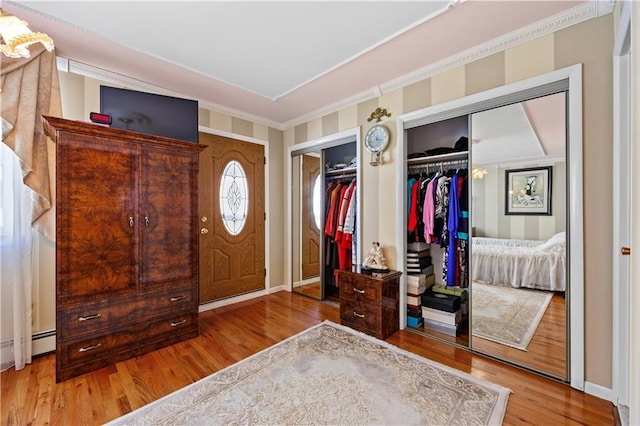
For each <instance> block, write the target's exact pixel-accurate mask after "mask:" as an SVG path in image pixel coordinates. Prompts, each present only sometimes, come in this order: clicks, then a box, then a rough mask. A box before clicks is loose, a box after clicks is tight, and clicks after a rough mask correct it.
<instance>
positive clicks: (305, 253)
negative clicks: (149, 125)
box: [301, 155, 322, 280]
mask: <svg viewBox="0 0 640 426" xmlns="http://www.w3.org/2000/svg"><path fill="white" fill-rule="evenodd" d="M318 176H320V158H318V157H314V156H311V155H304V156H303V157H302V200H301V201H302V279H303V280H304V279H308V278H314V277H320V228H318V225H317V224H316V218H315V214H316V213H315V212H314V203H315V202H316V201H319V200H314V193H313V189H314V187H315V185H316V179H317V178H318ZM321 188H322V187H321ZM318 208H319V206H318Z"/></svg>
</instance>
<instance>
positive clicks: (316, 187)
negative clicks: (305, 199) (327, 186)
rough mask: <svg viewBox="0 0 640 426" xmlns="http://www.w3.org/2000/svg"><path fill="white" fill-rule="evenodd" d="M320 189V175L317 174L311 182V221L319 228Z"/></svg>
mask: <svg viewBox="0 0 640 426" xmlns="http://www.w3.org/2000/svg"><path fill="white" fill-rule="evenodd" d="M320 191H321V188H320V175H318V176H316V180H315V182H314V183H313V221H314V222H315V224H316V228H318V229H320Z"/></svg>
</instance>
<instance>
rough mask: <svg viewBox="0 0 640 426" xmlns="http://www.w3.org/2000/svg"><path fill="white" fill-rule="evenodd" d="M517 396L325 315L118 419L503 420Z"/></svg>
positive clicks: (286, 422)
mask: <svg viewBox="0 0 640 426" xmlns="http://www.w3.org/2000/svg"><path fill="white" fill-rule="evenodd" d="M509 393H510V390H509V389H507V388H504V387H501V386H498V385H495V384H492V383H489V382H486V381H484V380H481V379H479V378H476V377H474V376H471V375H469V374H466V373H463V372H460V371H458V370H454V369H452V368H450V367H447V366H444V365H441V364H438V363H435V362H433V361H430V360H427V359H425V358H422V357H420V356H417V355H415V354H412V353H410V352H407V351H404V350H401V349H399V348H397V347H395V346H393V345H390V344H388V343H386V342H384V341H381V340H378V339H374V338H373V337H369V336H367V335H365V334H362V333H359V332H356V331H353V330H351V329H350V328H347V327H344V326H341V325H338V324H334V323H332V322H329V321H325V322H323V323H321V324H319V325H317V326H314V327H311V328H309V329H308V330H305V331H303V332H302V333H300V334H298V335H295V336H293V337H291V338H289V339H287V340H285V341H283V342H281V343H279V344H276V345H274V346H272V347H270V348H267V349H265V350H263V351H262V352H259V353H257V354H256V355H254V356H252V357H250V358H247V359H245V360H243V361H240V362H238V363H236V364H234V365H232V366H230V367H227V368H225V369H223V370H221V371H219V372H217V373H215V374H212V375H211V376H209V377H206V378H204V379H202V380H200V381H198V382H196V383H193V384H191V385H189V386H187V387H185V388H183V389H180V390H178V391H176V392H174V393H172V394H170V395H167V396H166V397H164V398H162V399H159V400H158V401H155V402H153V403H151V404H149V405H147V406H144V407H142V408H140V409H138V410H136V411H133V412H132V413H129V414H127V415H125V416H123V417H120V418H118V419H116V420H114V421H113V422H111V423H110V424H112V425H125V424H149V425H151V424H153V425H159V424H171V425H204V424H206V425H228V424H258V425H312V424H313V425H315V424H323V425H325V424H331V425H338V424H349V425H373V424H377V425H391V424H393V425H400V424H402V425H410V424H420V425H449V424H453V425H455V424H464V425H498V424H501V423H502V419H503V416H504V412H505V410H506V404H507V399H508V398H509Z"/></svg>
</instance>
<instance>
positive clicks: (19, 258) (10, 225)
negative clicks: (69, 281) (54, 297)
mask: <svg viewBox="0 0 640 426" xmlns="http://www.w3.org/2000/svg"><path fill="white" fill-rule="evenodd" d="M0 146H1V155H0V169H1V173H0V174H1V176H0V178H1V179H2V181H1V182H0V238H1V239H0V245H1V252H0V268H1V269H0V278H1V282H0V287H1V293H0V294H1V296H2V303H1V304H0V306H1V307H0V319H1V321H2V322H1V325H0V345H1V350H0V353H1V359H0V367H1V369H2V370H6V369H7V368H10V367H13V366H15V368H16V369H17V370H19V369H21V368H24V366H25V364H28V363H30V362H31V324H32V321H31V318H32V307H31V306H32V297H31V289H32V285H33V263H32V250H31V245H32V238H33V233H32V232H33V231H32V228H31V211H32V196H31V190H30V189H29V188H27V187H26V186H25V185H24V183H23V176H22V169H21V165H20V160H19V159H18V157H17V156H16V154H15V153H14V152H13V151H12V150H11V149H10V148H9V147H7V146H6V145H5V144H4V143H0Z"/></svg>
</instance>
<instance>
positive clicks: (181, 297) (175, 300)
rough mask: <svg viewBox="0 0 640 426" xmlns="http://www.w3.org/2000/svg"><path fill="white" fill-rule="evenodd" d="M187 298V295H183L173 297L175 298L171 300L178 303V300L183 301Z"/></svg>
mask: <svg viewBox="0 0 640 426" xmlns="http://www.w3.org/2000/svg"><path fill="white" fill-rule="evenodd" d="M186 297H187V296H185V295H182V296H173V297H172V298H171V301H172V302H177V301H178V300H182V299H184V298H186Z"/></svg>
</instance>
